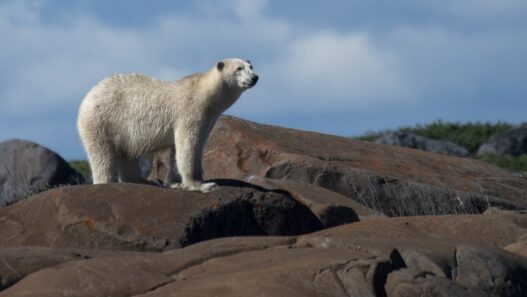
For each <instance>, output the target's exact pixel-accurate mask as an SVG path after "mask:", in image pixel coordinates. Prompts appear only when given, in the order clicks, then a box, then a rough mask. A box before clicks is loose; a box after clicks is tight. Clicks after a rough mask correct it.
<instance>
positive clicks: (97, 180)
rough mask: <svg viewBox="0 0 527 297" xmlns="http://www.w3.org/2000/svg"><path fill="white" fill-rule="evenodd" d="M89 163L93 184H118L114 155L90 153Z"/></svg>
mask: <svg viewBox="0 0 527 297" xmlns="http://www.w3.org/2000/svg"><path fill="white" fill-rule="evenodd" d="M87 153H88V161H89V163H90V169H91V173H92V179H93V184H107V183H115V182H117V164H116V160H115V156H114V155H113V154H110V153H107V154H104V155H103V154H100V151H99V152H97V153H94V152H93V151H91V152H90V151H88V152H87Z"/></svg>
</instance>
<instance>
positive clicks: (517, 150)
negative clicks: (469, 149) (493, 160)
mask: <svg viewBox="0 0 527 297" xmlns="http://www.w3.org/2000/svg"><path fill="white" fill-rule="evenodd" d="M477 154H478V155H485V154H501V155H513V156H519V155H523V154H527V123H524V124H522V125H520V126H518V127H516V128H512V129H510V130H507V131H505V132H503V133H501V134H497V135H495V136H493V137H491V139H490V140H489V141H487V142H486V143H484V144H482V145H481V146H480V147H479V149H478V152H477Z"/></svg>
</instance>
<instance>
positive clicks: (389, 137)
mask: <svg viewBox="0 0 527 297" xmlns="http://www.w3.org/2000/svg"><path fill="white" fill-rule="evenodd" d="M375 143H380V144H386V145H391V146H399V147H407V148H413V149H419V150H423V151H428V152H433V153H438V154H443V155H449V156H458V157H467V156H468V155H469V152H468V150H467V149H466V148H465V147H462V146H460V145H458V144H455V143H453V142H450V141H446V140H436V139H431V138H427V137H423V136H419V135H416V134H413V133H410V132H405V131H395V132H387V133H385V134H383V135H382V136H381V137H379V138H378V139H376V140H375Z"/></svg>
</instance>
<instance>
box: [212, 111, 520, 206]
mask: <svg viewBox="0 0 527 297" xmlns="http://www.w3.org/2000/svg"><path fill="white" fill-rule="evenodd" d="M204 170H205V175H206V177H207V178H236V179H244V178H248V177H249V176H252V175H254V176H261V177H267V178H272V179H287V180H293V181H296V182H300V183H308V184H314V185H316V186H320V187H323V188H326V189H328V190H331V191H334V192H337V193H340V194H342V195H344V196H347V197H348V198H350V199H353V200H355V201H357V202H359V203H361V204H363V205H365V206H367V207H369V208H371V209H374V210H376V211H378V212H381V213H384V214H387V215H390V216H400V215H422V214H447V213H480V212H482V211H484V210H486V209H487V208H489V207H490V206H498V207H502V208H506V209H523V208H526V207H527V180H526V179H524V178H521V177H516V176H514V175H513V174H511V173H510V172H508V171H505V170H502V169H500V168H497V167H495V166H492V165H490V164H487V163H484V162H481V161H478V160H474V159H471V158H458V157H451V156H444V155H440V154H435V153H429V152H425V151H420V150H414V149H408V148H401V147H391V146H386V145H381V144H376V143H371V142H364V141H358V140H354V139H350V138H346V137H339V136H333V135H326V134H320V133H315V132H307V131H299V130H294V129H287V128H281V127H277V126H269V125H261V124H257V123H253V122H249V121H245V120H241V119H237V118H234V117H223V118H221V119H220V120H219V121H218V122H217V123H216V125H215V127H214V129H213V131H212V133H211V136H210V138H209V141H208V143H207V146H206V148H205V153H204Z"/></svg>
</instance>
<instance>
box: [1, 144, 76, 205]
mask: <svg viewBox="0 0 527 297" xmlns="http://www.w3.org/2000/svg"><path fill="white" fill-rule="evenodd" d="M79 183H84V177H83V176H82V175H81V174H80V173H78V172H77V171H75V170H74V169H73V168H71V167H70V166H69V165H68V163H67V162H66V161H64V159H62V158H61V157H60V156H59V155H58V154H56V153H54V152H53V151H51V150H49V149H47V148H45V147H42V146H40V145H38V144H36V143H33V142H29V141H25V140H18V139H12V140H8V141H5V142H2V143H0V207H2V206H5V205H8V204H12V203H15V202H17V201H19V200H20V199H23V198H25V197H27V196H29V195H30V194H32V193H36V192H40V191H42V190H44V189H46V188H47V187H54V186H58V185H66V184H79Z"/></svg>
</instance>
